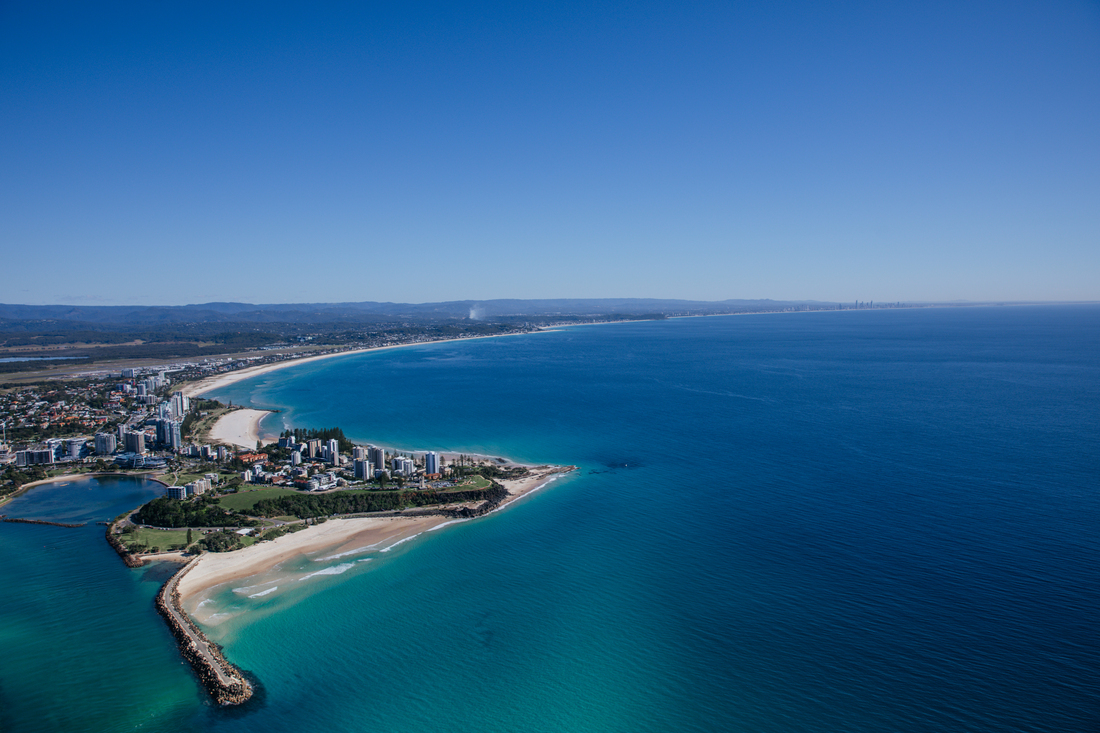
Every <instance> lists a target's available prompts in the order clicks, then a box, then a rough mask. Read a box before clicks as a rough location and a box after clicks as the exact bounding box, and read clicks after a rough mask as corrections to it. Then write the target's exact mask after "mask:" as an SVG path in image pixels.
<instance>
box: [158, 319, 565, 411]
mask: <svg viewBox="0 0 1100 733" xmlns="http://www.w3.org/2000/svg"><path fill="white" fill-rule="evenodd" d="M549 331H550V329H540V330H538V331H529V332H526V333H547V332H549ZM523 335H524V334H523V333H500V334H494V335H492V336H461V337H459V338H453V339H440V340H438V341H416V342H413V343H411V344H395V345H393V346H374V347H371V348H369V349H351V350H349V351H337V352H334V353H331V354H319V355H318V356H307V357H304V358H301V359H287V360H286V361H277V362H275V363H273V364H260V365H259V366H254V367H245V368H244V369H238V370H236V371H232V372H226V373H225V374H218V375H215V376H213V377H207V378H205V379H200V380H199V381H197V382H189V383H187V384H185V385H183V386H182V387H180V391H181V392H183V393H184V394H185V395H187V396H188V397H198V396H199V395H202V394H206V393H207V392H212V391H214V390H216V389H221V388H222V387H226V386H228V385H230V384H235V383H237V382H240V381H242V380H244V379H250V378H252V377H256V376H259V375H261V374H267V373H268V372H273V371H275V370H276V369H286V368H287V367H292V366H298V365H299V364H308V363H309V362H311V361H319V360H321V359H332V358H334V357H337V356H351V355H352V354H365V353H367V352H368V351H388V350H389V349H403V348H406V347H409V346H427V345H428V344H441V343H445V342H447V341H474V340H476V339H496V338H503V337H505V336H523Z"/></svg>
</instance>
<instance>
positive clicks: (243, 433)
mask: <svg viewBox="0 0 1100 733" xmlns="http://www.w3.org/2000/svg"><path fill="white" fill-rule="evenodd" d="M270 414H271V413H270V412H269V411H268V410H233V411H232V412H227V413H226V414H224V415H222V416H221V417H220V418H218V421H217V422H216V423H214V427H213V428H211V429H210V436H209V437H210V442H211V443H225V444H226V445H236V446H240V447H241V448H247V449H249V450H251V449H253V448H255V447H256V443H257V441H259V440H260V439H261V437H263V435H264V434H263V433H262V432H261V431H260V420H263V419H264V417H266V416H267V415H270Z"/></svg>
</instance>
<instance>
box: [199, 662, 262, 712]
mask: <svg viewBox="0 0 1100 733" xmlns="http://www.w3.org/2000/svg"><path fill="white" fill-rule="evenodd" d="M241 674H243V675H244V678H245V679H246V680H248V684H250V685H252V697H250V698H248V700H247V701H246V702H243V703H241V704H240V705H215V704H214V702H213V701H212V700H211V699H210V696H209V695H207V697H206V705H207V706H208V708H209V710H210V714H211V715H213V716H214V717H215V718H216V719H217V720H239V719H241V718H245V717H247V716H249V715H252V714H253V713H255V712H258V711H260V710H262V709H263V708H265V707H267V688H266V687H264V684H263V683H262V682H260V678H259V677H257V676H256V675H254V674H253V673H252V672H249V671H248V670H247V669H242V670H241Z"/></svg>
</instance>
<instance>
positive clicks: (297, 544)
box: [179, 466, 573, 621]
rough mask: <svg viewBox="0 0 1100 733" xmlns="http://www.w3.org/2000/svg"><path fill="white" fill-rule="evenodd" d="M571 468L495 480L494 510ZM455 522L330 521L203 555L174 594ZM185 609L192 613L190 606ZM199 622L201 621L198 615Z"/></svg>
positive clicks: (189, 594)
mask: <svg viewBox="0 0 1100 733" xmlns="http://www.w3.org/2000/svg"><path fill="white" fill-rule="evenodd" d="M572 469H573V467H572V466H567V467H562V466H540V467H539V468H537V469H534V470H532V471H531V474H530V475H528V476H525V477H524V478H522V479H516V480H513V481H504V482H501V483H502V484H503V485H504V487H505V488H506V489H508V493H509V497H508V499H506V500H505V501H504V503H502V504H501V505H500V506H499V507H498V508H497V509H496V510H494V511H495V512H496V511H501V510H503V509H504V508H506V507H508V506H509V505H511V504H513V503H514V502H516V501H517V500H519V499H520V498H522V497H524V496H526V495H528V494H530V493H532V492H534V491H536V490H537V489H539V488H541V487H543V486H545V485H546V484H547V483H549V482H550V481H552V480H554V478H556V477H557V476H560V475H561V474H563V473H565V472H567V471H570V470H572ZM455 521H477V519H471V520H455V519H452V518H450V517H446V516H427V517H423V516H421V517H351V518H347V519H330V520H329V521H327V522H324V523H323V524H318V525H314V526H312V527H309V528H308V529H304V530H301V531H299V532H294V533H292V534H287V535H283V536H282V537H279V538H277V539H275V540H271V541H269V542H260V543H258V544H255V545H252V546H251V547H246V548H244V549H241V550H236V551H234V552H226V553H207V554H205V555H203V556H202V557H201V558H200V559H199V560H198V561H197V562H196V563H195V565H194V566H193V567H192V569H191V571H190V572H189V573H188V574H187V576H186V577H184V578H183V580H182V581H181V582H180V586H179V591H180V596H181V597H182V598H183V599H184V601H185V602H186V601H187V600H188V599H192V600H193V599H195V597H196V596H200V595H204V596H205V595H208V594H209V591H211V589H214V588H216V587H217V586H221V585H223V584H225V583H230V582H232V583H235V584H242V581H244V579H246V578H249V577H251V576H254V575H258V574H260V573H264V572H266V571H269V570H271V569H272V568H274V567H275V566H276V565H279V564H280V563H282V562H284V561H286V560H289V559H292V558H295V557H298V556H301V555H308V554H311V553H320V552H321V551H324V552H325V553H326V557H330V558H336V556H350V555H353V554H356V552H357V551H360V550H364V549H365V548H368V547H375V548H378V549H379V550H380V551H384V550H385V548H387V547H392V546H393V545H394V544H396V543H398V542H401V541H403V540H407V539H411V538H413V537H415V536H417V535H419V534H421V533H423V532H427V531H430V530H432V529H435V528H437V527H440V526H442V525H444V524H448V523H452V522H455ZM322 559H324V558H322ZM187 605H188V607H189V608H192V609H194V604H192V603H188V604H187ZM193 615H194V614H193ZM199 620H200V621H202V620H203V619H202V618H201V617H200V618H199Z"/></svg>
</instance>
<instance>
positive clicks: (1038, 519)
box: [0, 306, 1100, 731]
mask: <svg viewBox="0 0 1100 733" xmlns="http://www.w3.org/2000/svg"><path fill="white" fill-rule="evenodd" d="M217 396H218V397H219V398H222V399H233V401H234V402H239V403H245V404H250V405H253V406H258V407H272V408H278V409H280V410H282V412H281V413H279V414H278V415H276V416H275V419H276V420H280V421H286V423H287V424H292V425H295V426H302V427H310V426H329V425H341V426H342V427H344V429H345V430H346V431H347V432H348V433H349V434H350V435H352V436H353V437H355V438H357V439H360V440H371V441H374V442H379V443H382V444H385V445H387V446H394V447H400V448H410V449H433V448H434V449H446V450H465V451H469V452H480V453H489V454H498V455H505V456H509V457H512V458H516V459H519V460H525V461H532V462H561V463H576V464H578V465H580V466H581V471H579V472H578V473H576V474H573V475H571V476H570V477H569V478H566V479H563V480H560V481H558V482H555V483H554V484H552V485H551V486H549V487H547V488H546V489H543V490H542V491H540V492H538V493H536V494H535V495H533V496H531V497H529V498H527V499H525V500H524V501H522V502H521V503H519V504H518V505H517V506H515V507H513V508H511V509H509V510H507V511H506V512H502V513H499V514H494V515H491V516H489V517H486V518H483V519H479V520H477V521H474V522H467V523H463V524H458V525H454V526H451V527H448V528H446V529H444V530H441V531H438V532H434V533H431V534H430V535H425V536H422V537H419V538H417V540H415V541H413V542H409V543H405V544H404V545H401V546H400V547H398V548H395V549H394V550H393V551H392V552H389V553H385V554H382V553H376V554H373V555H371V556H369V559H370V560H371V561H370V562H365V563H356V564H354V565H353V566H351V567H348V568H347V569H346V570H345V571H342V572H341V573H340V574H333V575H322V576H317V577H315V578H311V579H310V580H309V581H308V582H303V583H300V584H299V586H298V587H295V588H292V589H290V590H285V591H284V592H280V593H276V594H273V595H270V596H263V597H258V598H253V599H248V598H247V597H246V596H244V595H241V594H232V591H230V590H227V591H226V592H225V593H224V594H223V596H224V597H220V598H219V601H221V602H225V603H227V604H228V603H235V604H237V605H238V607H239V610H243V611H244V613H241V614H239V615H236V616H233V617H232V618H229V619H228V620H227V621H225V622H224V623H221V624H219V625H217V626H212V627H211V629H210V633H211V635H212V636H214V637H215V638H216V639H217V640H218V641H219V642H220V643H222V644H224V645H225V647H226V652H227V654H228V656H229V657H230V658H231V659H232V660H234V661H235V662H237V663H238V664H240V665H241V666H242V667H243V668H245V669H247V670H249V671H250V672H252V673H254V674H255V675H256V677H257V679H258V680H259V681H260V683H261V686H262V693H261V694H260V695H259V696H258V698H257V700H256V701H255V703H253V704H250V705H249V706H247V707H246V708H244V709H242V710H237V711H232V712H225V711H218V710H214V709H212V708H210V707H209V706H208V705H207V704H206V703H205V701H204V700H203V698H202V696H201V694H200V693H199V691H198V690H197V687H196V686H195V685H194V683H193V681H192V680H191V678H190V675H189V673H188V672H187V670H186V668H182V667H181V666H180V665H179V663H178V658H177V657H175V656H174V649H173V648H172V646H171V641H170V638H169V637H168V635H167V632H166V631H164V630H163V628H162V625H161V624H160V622H159V619H158V618H157V617H156V616H155V614H153V612H152V608H151V597H152V593H153V591H154V590H155V583H152V582H144V581H143V576H142V573H140V572H137V573H135V572H132V571H128V570H126V569H125V568H124V567H122V565H121V564H120V563H118V561H117V559H114V558H113V555H112V554H111V553H110V550H109V549H108V548H106V546H105V545H102V546H101V547H100V546H99V545H97V543H96V541H95V540H96V538H95V537H94V536H93V535H94V533H89V536H88V537H86V538H84V539H85V540H86V541H87V543H88V544H87V547H88V548H89V549H88V550H87V552H86V553H83V554H82V555H81V556H80V557H79V558H75V559H74V558H72V557H70V556H69V554H67V553H66V552H63V551H62V550H64V549H66V548H69V546H67V545H66V546H64V547H62V548H60V549H58V550H56V551H53V550H49V549H48V546H49V545H50V543H51V542H53V543H57V542H62V543H64V542H69V543H73V545H72V547H71V548H69V549H73V548H75V547H77V545H78V543H79V542H81V541H82V540H81V538H82V535H81V534H80V532H82V531H83V530H61V529H56V528H37V527H16V526H13V525H3V526H0V543H3V544H0V548H2V550H3V557H4V558H5V562H4V563H3V566H2V568H0V583H2V586H0V587H3V588H5V589H9V588H15V589H18V590H17V591H16V592H14V593H11V592H7V590H6V592H5V596H4V601H3V604H4V605H3V606H2V608H3V610H4V618H5V619H8V618H14V619H17V622H16V623H7V622H5V624H4V627H5V630H4V635H3V637H2V638H3V642H2V646H0V653H3V654H4V655H5V656H7V655H9V654H11V651H10V650H12V649H14V650H16V651H18V654H17V655H16V656H14V657H12V658H13V659H14V660H15V661H14V662H13V663H5V665H4V667H3V672H2V673H0V674H2V676H0V710H2V711H3V712H0V724H2V725H3V730H5V731H8V730H65V729H71V728H67V727H66V726H65V725H61V724H60V723H59V722H58V721H59V720H61V719H60V718H57V719H53V718H51V719H37V720H36V718H35V710H36V709H38V708H40V707H41V706H43V705H44V703H43V698H38V699H36V700H30V699H27V698H26V693H25V688H26V687H27V686H30V685H33V684H34V683H35V682H36V681H45V682H44V684H46V687H47V689H50V688H51V686H54V687H64V688H65V690H64V695H62V697H61V704H60V705H58V706H55V707H57V708H58V710H57V711H56V713H55V714H56V715H63V714H64V715H68V716H70V717H69V718H67V719H68V720H77V719H79V720H82V721H87V722H86V723H85V725H84V726H83V729H86V730H113V729H116V728H117V729H122V728H125V729H127V730H132V729H141V730H222V729H225V730H235V731H239V730H263V731H280V730H287V731H290V730H295V731H300V730H332V729H335V730H363V731H429V730H431V731H436V730H463V731H464V730H469V731H475V730H476V731H511V730H532V731H580V730H584V731H588V730H591V731H605V730H606V731H637V730H652V731H667V730H678V731H711V730H745V731H871V730H874V731H878V730H888V731H927V730H962V731H1091V730H1095V729H1096V728H1097V726H1098V722H1100V696H1098V692H1097V691H1098V690H1100V641H1098V639H1100V635H1098V634H1096V632H1095V622H1094V615H1095V609H1096V608H1097V607H1098V601H1100V582H1098V581H1100V570H1098V567H1100V566H1098V564H1097V560H1098V559H1100V542H1098V539H1097V535H1096V531H1095V530H1096V527H1098V526H1100V491H1098V490H1100V481H1098V476H1097V466H1098V465H1100V439H1098V438H1097V436H1098V434H1100V433H1098V430H1097V429H1098V428H1100V417H1098V416H1100V308H1096V307H1084V306H1082V307H1073V308H1055V307H1049V308H1012V309H1007V308H1005V309H967V310H961V309H950V310H948V309H945V310H921V311H892V312H888V311H872V312H867V311H862V312H842V313H818V314H789V315H767V316H742V317H729V318H706V319H684V320H675V321H667V322H653V323H635V324H617V325H612V326H593V327H581V328H571V329H565V330H562V331H559V332H555V333H542V334H535V335H531V336H524V337H515V338H501V339H489V340H481V341H471V342H465V343H454V344H436V345H430V346H423V347H415V348H408V349H398V350H393V351H388V352H381V353H376V354H368V355H363V356H353V357H347V358H339V359H332V360H327V361H321V362H316V363H313V364H309V365H303V366H301V367H296V368H294V369H289V370H284V371H281V372H276V373H271V374H269V375H265V376H262V377H260V378H257V379H254V380H250V381H248V382H242V383H239V384H237V385H234V386H232V387H230V388H228V389H226V390H224V391H223V392H220V393H218V394H217ZM277 427H278V426H276V428H277ZM31 497H33V494H32V495H29V496H28V497H26V498H27V499H30V498H31ZM11 513H13V514H14V513H15V512H11ZM66 532H72V533H73V534H65V533H66ZM40 545H41V546H42V547H41V549H40ZM100 551H102V552H100ZM50 552H56V554H54V555H51V554H50ZM43 554H44V555H45V556H46V557H47V558H50V557H55V558H56V562H51V561H43V560H42V559H41V558H40V557H39V556H40V555H43ZM23 558H34V559H35V562H34V564H33V565H31V564H29V563H26V562H23V561H22V559H23ZM364 559H366V558H364ZM346 563H347V558H337V559H333V560H331V561H329V562H327V563H317V567H318V568H337V567H339V566H341V565H342V564H346ZM73 577H77V578H80V579H81V581H80V582H79V583H78V584H77V586H76V587H75V588H74V587H73V586H72V585H71V584H70V582H71V580H72V578H73ZM87 578H91V579H93V580H94V579H95V578H103V581H102V582H104V583H108V585H107V586H102V587H101V586H94V587H92V586H85V584H84V583H85V580H84V579H87ZM89 582H90V581H89ZM42 599H45V600H42ZM73 599H75V601H74V600H73ZM74 604H75V606H74ZM80 604H90V605H87V606H82V605H80ZM41 605H46V606H49V607H51V608H54V612H56V613H57V614H59V615H60V616H59V617H64V616H65V615H66V614H67V613H69V611H70V610H72V609H73V608H74V607H75V609H77V610H79V612H80V613H79V615H80V616H82V617H87V618H88V619H91V620H94V619H96V618H98V617H99V616H100V615H103V616H105V617H109V618H110V622H109V624H108V627H109V628H108V631H109V633H106V634H101V635H100V636H99V637H96V636H88V637H87V638H88V639H89V641H88V642H87V643H88V644H89V645H93V646H90V647H89V648H93V649H103V648H105V647H109V646H110V643H111V640H113V639H115V638H116V632H117V633H118V635H119V636H121V637H125V638H126V641H125V643H124V644H123V650H122V652H121V653H122V655H123V658H129V659H133V658H134V656H135V655H136V657H137V658H138V659H139V660H140V661H141V663H142V664H143V665H146V666H144V667H143V668H142V669H141V670H140V673H139V674H137V675H134V676H133V677H132V678H131V682H132V684H133V688H132V689H131V688H127V692H126V694H125V695H124V694H122V693H121V692H118V691H117V690H114V689H106V688H104V689H102V690H101V688H100V687H97V685H99V684H100V682H99V680H98V679H97V678H96V677H95V676H94V675H93V674H92V672H91V671H89V670H88V669H86V668H85V667H82V666H79V665H78V666H72V667H71V670H70V674H68V675H66V676H65V681H64V683H62V682H61V681H60V680H58V679H56V675H55V674H54V672H53V670H54V669H55V667H56V666H57V665H56V664H52V663H51V662H50V661H49V658H48V656H47V657H43V656H35V655H34V654H33V653H31V651H29V650H32V649H33V648H35V645H36V644H38V643H40V642H39V639H40V636H41V635H42V634H47V635H49V634H50V633H52V632H51V631H50V630H49V629H41V628H39V627H37V626H35V625H34V623H33V620H34V619H33V614H32V613H31V611H30V610H29V609H31V608H36V607H38V606H41ZM109 609H110V610H109ZM119 614H122V617H123V618H125V621H124V622H123V621H120V622H119V624H118V626H117V627H116V626H115V625H114V623H115V621H114V619H115V617H117V616H118V615H119ZM89 627H90V628H96V627H97V625H96V624H94V623H90V624H89ZM123 630H125V631H123ZM88 633H89V634H92V633H93V632H88ZM97 633H98V632H97ZM83 638H85V637H83V636H78V637H73V638H70V639H69V640H68V641H67V642H66V643H62V644H60V645H59V646H60V647H61V648H65V647H66V646H73V647H74V648H75V649H77V650H79V649H81V648H82V647H81V645H82V644H83V643H84V642H83V641H81V639H83ZM95 638H103V639H106V640H107V641H103V642H95V641H93V640H94V639H95ZM130 639H134V640H135V641H130ZM96 643H98V644H100V646H98V647H97V646H94V644H96ZM54 646H55V645H54V642H53V639H52V638H50V639H49V644H47V647H48V648H50V649H53V648H54ZM59 653H60V652H55V654H59ZM12 670H15V671H12ZM95 690H101V691H100V692H94V691H95ZM138 700H141V701H142V702H140V703H139V702H137V701H138ZM105 710H107V711H108V712H109V714H108V713H105V712H104V711H105Z"/></svg>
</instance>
